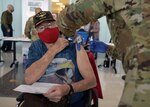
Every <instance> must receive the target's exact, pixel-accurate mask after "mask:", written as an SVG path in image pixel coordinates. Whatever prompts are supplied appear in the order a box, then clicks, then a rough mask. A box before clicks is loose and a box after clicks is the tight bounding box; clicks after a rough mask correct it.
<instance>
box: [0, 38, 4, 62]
mask: <svg viewBox="0 0 150 107" xmlns="http://www.w3.org/2000/svg"><path fill="white" fill-rule="evenodd" d="M3 38H4V37H0V63H1V62H4V60H2V59H1V41H2V39H3Z"/></svg>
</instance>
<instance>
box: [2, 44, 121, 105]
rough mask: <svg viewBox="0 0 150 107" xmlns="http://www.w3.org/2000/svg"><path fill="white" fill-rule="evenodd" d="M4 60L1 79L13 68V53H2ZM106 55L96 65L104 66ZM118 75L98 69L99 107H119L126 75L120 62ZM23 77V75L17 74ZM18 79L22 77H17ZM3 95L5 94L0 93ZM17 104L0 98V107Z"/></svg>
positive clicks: (19, 59) (19, 48) (18, 49)
mask: <svg viewBox="0 0 150 107" xmlns="http://www.w3.org/2000/svg"><path fill="white" fill-rule="evenodd" d="M21 50H22V45H21V44H20V43H19V44H18V45H17V60H18V61H19V64H21V63H22V53H21V52H22V51H21ZM2 59H4V60H5V62H4V63H3V64H2V63H1V64H0V78H2V77H4V75H7V73H8V72H9V71H11V70H12V69H14V67H13V68H10V67H9V66H10V64H11V62H12V53H2ZM103 60H104V54H99V57H98V60H97V61H96V64H97V65H99V64H103ZM116 68H117V74H115V73H114V70H113V69H112V68H111V67H110V68H103V67H101V68H98V74H99V77H100V81H101V86H102V91H103V97H104V99H99V107H117V105H118V103H119V99H120V97H121V94H122V90H123V86H124V81H123V80H122V79H121V76H122V75H123V74H124V71H123V69H122V64H121V62H120V61H117V63H116ZM20 70H22V68H21V66H20V67H19V68H18V71H20ZM16 75H21V74H18V73H17V74H16ZM17 77H18V78H19V77H20V76H17ZM4 84H5V83H4ZM0 93H3V92H0ZM16 104H17V102H16V100H15V98H13V97H1V96H0V107H15V106H16Z"/></svg>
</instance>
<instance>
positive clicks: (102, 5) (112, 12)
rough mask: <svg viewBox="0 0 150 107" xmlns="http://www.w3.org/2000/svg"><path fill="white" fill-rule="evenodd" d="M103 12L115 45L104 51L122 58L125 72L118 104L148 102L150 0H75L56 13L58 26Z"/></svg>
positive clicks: (145, 106)
mask: <svg viewBox="0 0 150 107" xmlns="http://www.w3.org/2000/svg"><path fill="white" fill-rule="evenodd" d="M103 15H106V17H107V21H108V25H109V29H110V32H111V36H112V39H113V42H114V44H115V46H116V48H115V49H114V50H113V51H112V50H111V51H108V53H110V54H112V56H113V57H114V58H119V59H121V60H122V63H123V67H124V70H125V72H126V73H127V76H126V80H125V86H124V90H123V94H122V97H121V99H120V103H119V105H118V107H149V106H150V32H149V30H150V0H78V1H77V3H76V4H71V5H70V6H68V7H67V8H65V9H64V10H63V11H62V12H61V13H60V14H59V16H58V19H57V23H58V27H59V29H60V30H61V31H62V32H63V33H64V34H65V35H67V36H74V35H75V31H76V29H78V28H79V27H80V26H83V25H86V24H87V23H88V22H90V21H93V20H96V19H98V18H100V17H102V16H103Z"/></svg>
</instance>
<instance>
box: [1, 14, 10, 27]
mask: <svg viewBox="0 0 150 107" xmlns="http://www.w3.org/2000/svg"><path fill="white" fill-rule="evenodd" d="M2 21H3V24H4V26H5V28H6V29H9V26H8V14H7V13H6V12H3V14H2Z"/></svg>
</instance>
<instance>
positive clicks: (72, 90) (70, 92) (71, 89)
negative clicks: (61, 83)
mask: <svg viewBox="0 0 150 107" xmlns="http://www.w3.org/2000/svg"><path fill="white" fill-rule="evenodd" d="M68 85H69V87H70V90H69V93H68V94H69V95H71V94H72V93H74V89H73V86H72V85H71V84H68Z"/></svg>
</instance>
